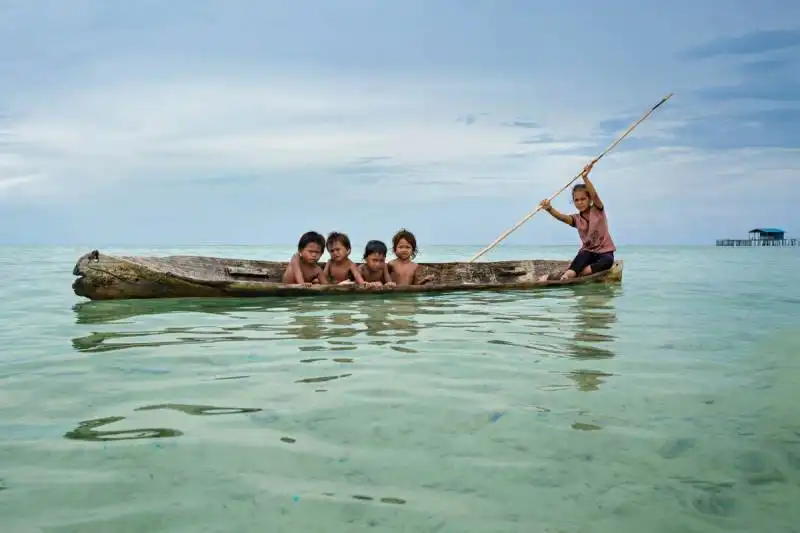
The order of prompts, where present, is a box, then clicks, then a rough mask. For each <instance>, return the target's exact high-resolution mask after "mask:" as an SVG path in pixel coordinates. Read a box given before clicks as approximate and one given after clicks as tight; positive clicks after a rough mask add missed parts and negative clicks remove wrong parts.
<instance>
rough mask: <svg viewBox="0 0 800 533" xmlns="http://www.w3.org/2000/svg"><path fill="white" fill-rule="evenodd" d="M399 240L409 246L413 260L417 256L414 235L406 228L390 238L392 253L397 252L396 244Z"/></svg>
mask: <svg viewBox="0 0 800 533" xmlns="http://www.w3.org/2000/svg"><path fill="white" fill-rule="evenodd" d="M400 239H405V240H406V241H408V244H410V245H411V258H412V259H413V258H415V257H416V256H417V238H416V237H414V234H413V233H411V232H410V231H408V230H407V229H406V228H400V230H399V231H398V232H397V233H395V234H394V237H392V251H397V243H399V242H400Z"/></svg>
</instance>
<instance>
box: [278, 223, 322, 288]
mask: <svg viewBox="0 0 800 533" xmlns="http://www.w3.org/2000/svg"><path fill="white" fill-rule="evenodd" d="M323 248H325V237H323V236H322V235H320V234H319V233H317V232H316V231H308V232H306V233H303V235H302V236H301V237H300V241H298V243H297V253H296V254H294V255H293V256H292V258H291V259H290V260H289V264H288V265H287V266H286V270H285V271H284V272H283V282H284V283H291V284H297V285H305V286H310V285H311V284H312V283H319V284H322V285H325V277H324V276H322V269H321V268H320V267H319V264H317V261H319V258H320V256H322V249H323Z"/></svg>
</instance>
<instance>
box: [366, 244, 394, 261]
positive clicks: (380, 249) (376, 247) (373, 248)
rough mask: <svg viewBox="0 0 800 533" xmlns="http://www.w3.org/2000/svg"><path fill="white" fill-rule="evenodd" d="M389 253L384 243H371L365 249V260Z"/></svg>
mask: <svg viewBox="0 0 800 533" xmlns="http://www.w3.org/2000/svg"><path fill="white" fill-rule="evenodd" d="M388 251H389V250H388V249H387V248H386V245H385V244H384V243H383V241H369V242H368V243H367V245H366V246H365V247H364V259H366V258H367V257H368V256H370V255H372V254H381V255H384V256H385V255H386V253H387V252H388Z"/></svg>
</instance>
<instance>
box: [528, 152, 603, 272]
mask: <svg viewBox="0 0 800 533" xmlns="http://www.w3.org/2000/svg"><path fill="white" fill-rule="evenodd" d="M593 166H594V162H591V163H589V164H588V165H586V166H585V167H584V169H583V174H582V177H583V183H579V184H577V185H575V186H574V187H573V188H572V202H573V203H574V204H575V207H576V208H577V209H578V212H577V213H576V214H574V215H565V214H564V213H561V212H559V211H558V210H557V209H555V208H554V207H553V206H551V205H550V201H549V200H542V203H541V206H542V208H543V209H544V210H545V211H547V212H548V213H550V214H551V215H552V216H553V217H554V218H557V219H558V220H560V221H561V222H563V223H564V224H568V225H570V226H572V227H573V228H576V229H577V230H578V236H579V237H580V239H581V249H580V250H579V251H578V255H576V256H575V259H573V260H572V263H570V265H569V268H568V269H567V271H566V272H564V274H563V275H562V276H561V279H562V280H564V279H572V278H574V277H576V276H588V275H589V274H596V273H597V272H602V271H604V270H608V269H610V268H611V266H612V265H613V264H614V252H615V251H616V249H617V247H616V246H615V245H614V241H613V240H612V239H611V234H610V233H609V231H608V219H607V218H606V210H605V206H604V205H603V202H602V201H601V200H600V197H599V196H598V195H597V190H596V189H595V188H594V185H593V184H592V182H591V181H590V180H589V172H591V171H592V167H593Z"/></svg>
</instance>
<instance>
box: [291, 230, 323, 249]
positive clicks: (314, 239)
mask: <svg viewBox="0 0 800 533" xmlns="http://www.w3.org/2000/svg"><path fill="white" fill-rule="evenodd" d="M311 243H316V244H318V245H319V247H320V249H322V250H324V249H325V237H323V236H322V235H320V234H319V233H317V232H316V231H307V232H305V233H303V235H301V236H300V240H299V241H297V250H298V251H302V250H304V249H305V248H306V246H308V245H309V244H311Z"/></svg>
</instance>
